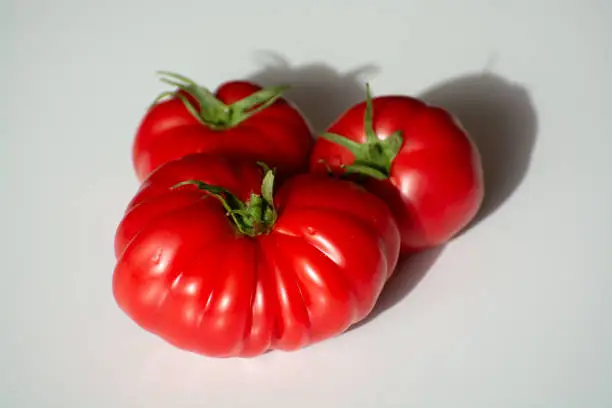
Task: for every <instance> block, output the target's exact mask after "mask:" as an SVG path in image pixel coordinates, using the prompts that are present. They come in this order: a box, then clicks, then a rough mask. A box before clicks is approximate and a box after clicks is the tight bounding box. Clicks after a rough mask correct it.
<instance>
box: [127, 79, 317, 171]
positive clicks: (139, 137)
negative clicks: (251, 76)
mask: <svg viewBox="0 0 612 408" xmlns="http://www.w3.org/2000/svg"><path fill="white" fill-rule="evenodd" d="M162 75H164V78H163V79H162V80H163V81H164V82H167V83H169V84H171V85H173V86H176V91H173V92H165V93H163V94H162V95H160V97H159V98H158V102H156V103H155V104H154V105H153V106H152V107H151V109H149V111H148V112H147V113H146V115H145V116H144V118H143V119H142V121H141V123H140V125H139V127H138V130H137V132H136V137H135V140H134V145H133V150H132V159H133V164H134V168H135V171H136V174H137V177H138V179H139V181H142V180H144V179H145V178H146V176H147V175H149V174H150V173H151V172H152V171H153V170H155V169H156V168H157V167H159V166H160V165H162V164H164V163H166V162H168V161H171V160H174V159H178V158H180V157H182V156H185V155H188V154H193V153H218V154H223V155H226V156H232V157H242V158H249V159H254V160H261V161H263V162H266V163H267V164H268V165H270V166H272V167H275V168H277V169H278V172H279V174H281V173H282V174H283V175H288V174H293V173H297V172H301V171H305V170H307V169H308V155H309V153H310V150H311V149H312V146H313V144H314V139H313V138H312V132H311V129H310V125H309V124H308V123H307V122H306V120H305V119H304V118H303V116H302V115H301V114H300V113H299V112H298V111H297V110H296V108H294V107H293V106H292V105H291V104H289V102H287V101H286V100H285V99H283V98H281V97H280V95H281V93H282V92H283V90H284V89H285V88H286V87H284V86H277V87H270V88H266V89H262V88H261V87H259V86H257V85H255V84H253V83H250V82H246V81H231V82H227V83H224V84H222V85H221V86H220V87H219V88H218V89H217V91H216V93H215V94H214V95H213V94H212V93H211V92H210V91H208V90H207V89H205V88H203V87H201V86H199V85H198V84H196V83H194V82H193V81H191V80H190V79H188V78H185V77H183V76H180V75H177V74H172V73H166V72H163V73H162Z"/></svg>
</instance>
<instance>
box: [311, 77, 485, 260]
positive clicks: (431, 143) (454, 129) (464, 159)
mask: <svg viewBox="0 0 612 408" xmlns="http://www.w3.org/2000/svg"><path fill="white" fill-rule="evenodd" d="M310 165H311V171H312V172H314V173H327V172H332V173H334V174H346V173H347V172H349V173H352V174H353V175H359V176H360V177H361V178H362V183H363V185H364V186H365V187H366V188H367V189H368V190H369V191H370V192H373V193H374V194H376V195H377V196H379V197H381V198H382V199H383V200H385V202H386V203H387V204H388V205H389V207H390V208H391V210H392V211H393V214H394V216H395V218H396V221H397V223H398V226H399V228H400V233H401V234H402V252H412V251H417V250H421V249H424V248H428V247H433V246H436V245H439V244H442V243H444V242H446V241H448V240H449V239H450V238H452V237H453V236H454V235H455V234H457V233H458V232H459V231H460V230H461V229H462V228H463V227H465V226H466V225H467V224H468V223H469V222H470V221H471V220H472V219H473V218H474V216H475V215H476V213H477V212H478V209H479V208H480V205H481V203H482V199H483V195H484V182H483V181H484V180H483V174H482V166H481V160H480V154H479V152H478V150H477V148H476V146H475V144H474V143H473V142H472V140H471V139H470V137H469V135H468V134H467V133H466V131H465V130H464V129H463V128H462V127H461V125H460V124H459V122H458V120H457V119H456V118H454V117H453V116H452V115H451V114H450V113H449V112H447V111H445V110H443V109H441V108H438V107H434V106H429V105H427V104H425V103H424V102H422V101H420V100H418V99H415V98H411V97H408V96H401V95H390V96H380V97H376V98H374V99H372V98H371V97H370V94H369V87H368V95H367V98H366V101H364V102H361V103H359V104H357V105H355V106H353V107H351V108H349V109H348V110H347V111H346V112H345V113H344V114H343V115H342V116H340V118H338V119H337V120H336V122H335V123H333V124H332V125H331V126H330V128H329V129H328V130H327V132H326V133H324V134H323V135H321V137H320V138H319V139H318V140H317V142H316V144H315V147H314V149H313V152H312V156H311V163H310Z"/></svg>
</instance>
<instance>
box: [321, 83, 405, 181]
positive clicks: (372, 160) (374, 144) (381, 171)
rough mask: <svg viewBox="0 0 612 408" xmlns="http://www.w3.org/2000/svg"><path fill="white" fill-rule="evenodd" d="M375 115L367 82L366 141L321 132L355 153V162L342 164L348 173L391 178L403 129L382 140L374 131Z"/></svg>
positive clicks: (327, 138)
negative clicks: (361, 141)
mask: <svg viewBox="0 0 612 408" xmlns="http://www.w3.org/2000/svg"><path fill="white" fill-rule="evenodd" d="M373 117H374V108H373V106H372V96H371V93H370V85H369V84H366V108H365V112H364V130H365V135H366V141H365V142H363V143H360V142H356V141H354V140H351V139H348V138H346V137H344V136H340V135H338V134H335V133H329V132H327V133H323V134H321V138H323V139H325V140H328V141H330V142H332V143H336V144H338V145H340V146H342V147H344V148H346V149H347V150H349V151H350V152H351V153H352V154H353V156H354V162H353V163H352V164H350V165H348V166H342V168H343V169H344V171H345V172H346V173H356V174H361V175H365V176H369V177H373V178H375V179H377V180H386V179H387V178H389V175H390V172H391V165H392V163H393V159H395V157H396V156H397V154H398V153H399V151H400V149H401V148H402V144H403V142H404V138H403V137H402V132H401V131H396V132H393V133H392V134H391V135H390V136H389V137H387V138H386V139H382V140H381V139H380V138H379V137H378V136H377V135H376V132H375V131H374V125H373Z"/></svg>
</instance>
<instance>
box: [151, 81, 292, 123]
mask: <svg viewBox="0 0 612 408" xmlns="http://www.w3.org/2000/svg"><path fill="white" fill-rule="evenodd" d="M158 74H159V75H161V76H162V78H161V81H162V82H164V83H166V84H169V85H172V86H174V87H176V88H177V90H176V91H173V92H171V91H166V92H163V93H162V94H160V95H159V96H158V97H157V98H156V99H155V102H154V104H156V103H158V102H160V101H161V100H163V99H165V98H166V97H168V96H172V97H176V98H178V99H180V100H181V102H183V104H184V105H185V108H186V109H187V110H188V111H189V113H191V114H192V115H193V116H194V117H195V118H196V119H198V121H200V123H202V124H203V125H206V126H208V127H210V128H212V129H215V130H222V129H229V128H232V127H234V126H237V125H239V124H240V123H242V122H244V121H245V120H247V119H249V118H250V117H252V116H253V115H255V114H257V113H258V112H261V111H262V110H264V109H266V108H267V107H269V106H270V105H272V104H273V103H274V102H276V101H277V100H278V98H280V97H281V95H282V93H283V92H285V91H286V90H287V89H288V86H286V85H279V86H271V87H268V88H264V89H261V90H259V91H257V92H255V93H253V94H251V95H249V96H247V97H245V98H243V99H241V100H239V101H236V102H234V103H233V104H230V105H226V104H225V103H223V102H222V101H220V100H219V99H218V98H217V97H216V96H215V95H214V94H213V93H212V92H210V91H209V90H208V89H206V88H205V87H203V86H200V85H198V84H197V83H196V82H194V81H192V80H191V79H189V78H187V77H185V76H183V75H180V74H176V73H173V72H167V71H160V72H158ZM179 91H183V92H184V93H186V94H188V95H189V96H191V97H192V98H193V99H195V101H196V102H197V104H194V103H193V102H192V101H191V100H190V99H189V98H187V97H186V96H185V95H183V94H181V93H180V92H179ZM196 105H197V106H196Z"/></svg>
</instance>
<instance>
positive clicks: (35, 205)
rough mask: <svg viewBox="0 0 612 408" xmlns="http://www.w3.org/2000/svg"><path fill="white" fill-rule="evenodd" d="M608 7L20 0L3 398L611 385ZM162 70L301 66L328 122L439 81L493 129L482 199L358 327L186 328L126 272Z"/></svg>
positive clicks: (8, 110) (372, 402)
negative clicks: (161, 316) (130, 298)
mask: <svg viewBox="0 0 612 408" xmlns="http://www.w3.org/2000/svg"><path fill="white" fill-rule="evenodd" d="M611 22H612V2H610V1H609V0H598V1H597V0H574V1H567V0H566V1H562V0H549V1H545V0H540V1H527V0H513V1H509V0H506V1H491V0H489V1H485V0H482V1H479V0H461V1H451V0H448V1H435V0H428V1H424V0H423V1H408V0H396V1H392V0H376V1H372V0H371V1H365V0H325V1H323V0H308V1H307V0H302V1H299V2H298V1H289V0H259V1H252V0H233V1H221V0H218V1H211V0H197V1H193V2H188V1H177V0H175V1H167V0H165V1H157V0H147V1H144V0H142V1H127V0H124V1H99V2H93V1H85V0H72V1H62V0H56V1H38V2H37V1H32V0H29V1H26V0H19V1H17V0H12V1H11V0H9V1H6V0H3V1H2V2H0V51H1V53H0V85H1V90H2V93H1V95H0V118H1V120H0V140H1V145H0V163H1V166H2V167H1V171H0V186H1V191H2V200H1V202H0V222H1V223H0V231H1V232H0V240H1V241H0V248H1V251H2V253H1V258H0V259H1V261H2V263H1V264H0V265H1V267H2V272H1V274H2V275H1V278H0V289H1V292H2V294H1V296H0V406H1V407H3V408H4V407H6V408H13V407H15V408H21V407H24V408H44V407H62V408H77V407H78V408H84V407H87V408H101V407H105V408H123V407H146V408H158V407H159V408H162V407H164V408H170V407H215V408H223V407H292V408H301V407H338V408H343V407H351V408H356V407H372V408H383V407H419V408H429V407H453V408H463V407H465V408H481V407H482V408H490V407H495V408H506V407H507V408H518V407H550V408H563V407H576V408H583V407H584V408H609V407H611V406H612V388H610V385H611V382H612V317H611V312H612V255H611V254H610V253H609V252H606V251H608V250H610V248H611V245H610V244H612V239H611V238H612V222H611V221H612V217H611V216H610V211H611V209H612V187H611V181H610V174H611V173H612V172H611V171H610V170H611V167H612V166H611V165H610V163H611V154H612V47H611V45H612V25H611ZM158 69H167V70H174V71H178V72H181V73H183V74H186V75H190V76H193V77H194V78H196V79H197V80H198V81H199V82H201V83H203V84H205V85H207V86H209V87H212V88H214V87H215V86H216V85H217V84H218V83H220V82H222V81H225V80H229V79H232V78H244V77H254V78H256V79H258V80H260V81H261V82H263V83H280V82H289V83H291V84H293V85H294V89H293V91H292V93H291V94H289V96H291V97H292V98H293V99H294V100H295V101H296V102H297V103H298V104H299V105H300V106H301V107H302V109H303V110H304V112H305V113H306V114H307V115H309V116H310V117H311V119H312V121H313V123H314V124H315V125H317V126H318V127H321V126H324V125H326V124H327V123H328V122H329V121H330V120H331V119H333V117H334V116H336V115H338V114H339V113H340V112H341V111H342V110H343V109H345V108H347V107H348V106H349V105H350V104H352V103H354V102H357V101H358V100H360V99H361V98H363V83H364V81H366V80H369V81H371V83H372V87H373V91H374V93H375V94H376V95H381V94H385V93H406V94H411V95H419V96H424V97H425V98H427V99H428V100H431V101H432V102H435V103H437V104H441V105H442V106H445V107H447V108H449V109H452V110H453V111H454V112H456V113H457V114H458V115H459V116H460V118H461V119H462V120H463V121H464V122H465V124H466V127H468V130H470V131H472V133H473V135H474V138H475V139H476V140H477V142H478V144H479V146H480V147H481V149H482V151H483V156H484V163H485V170H486V171H487V177H488V178H487V181H488V184H487V188H488V192H489V194H490V195H489V197H488V198H487V202H486V206H485V213H484V215H483V216H482V217H481V218H482V219H481V221H480V222H479V223H477V224H476V225H475V226H474V227H473V228H471V229H469V230H468V231H467V232H466V233H464V234H463V235H461V236H460V237H459V238H457V239H455V240H454V241H453V242H451V243H450V244H448V245H447V246H446V248H444V249H443V250H441V251H430V252H428V253H425V254H423V255H420V256H419V257H418V258H417V259H415V260H413V262H412V264H411V266H410V267H409V268H407V270H405V271H400V272H398V275H397V277H396V279H394V280H393V281H392V282H391V283H390V286H389V290H388V291H387V292H385V294H384V295H383V298H382V299H381V301H380V302H381V303H380V307H379V308H378V309H377V316H376V318H374V319H372V320H371V321H369V322H368V323H367V324H365V325H362V326H361V327H359V328H358V329H356V330H353V331H350V332H348V333H347V334H345V335H342V336H340V337H337V338H335V339H333V340H331V341H327V342H324V343H321V344H319V345H317V346H314V347H310V348H307V349H304V350H302V351H299V352H295V353H278V352H275V353H270V354H267V355H265V356H263V357H261V358H257V359H250V360H240V359H229V360H216V359H209V358H204V357H199V356H197V355H193V354H189V353H185V352H182V351H179V350H177V349H173V348H171V347H169V346H167V345H166V344H165V343H163V342H162V341H161V340H158V339H157V338H155V337H154V336H152V335H149V334H148V333H146V332H144V331H142V330H140V329H139V328H137V327H136V326H135V325H134V324H133V323H132V322H131V321H130V320H129V319H128V318H127V317H126V316H125V315H124V314H122V313H121V312H120V311H119V309H118V308H117V307H116V305H115V303H114V300H113V298H112V294H111V287H110V282H111V274H112V271H113V267H114V257H113V252H112V248H113V244H112V240H113V234H114V230H115V227H116V224H117V223H118V222H119V220H120V217H121V214H122V211H123V208H124V206H125V205H126V204H127V202H128V200H129V199H130V198H131V195H132V194H133V193H134V191H135V189H136V187H137V184H136V179H135V177H134V173H133V170H132V167H131V162H130V148H131V143H132V137H133V135H134V131H135V128H136V126H137V125H138V122H139V120H140V118H141V117H142V115H143V113H144V110H145V108H146V107H147V106H148V104H149V103H150V102H151V101H152V99H153V98H154V96H155V95H156V94H157V93H158V92H159V91H160V90H162V89H165V88H164V87H163V86H162V85H161V84H160V83H159V82H158V81H157V79H156V77H155V76H154V72H155V71H156V70H158ZM606 174H607V176H606ZM410 289H412V290H410ZM379 312H380V313H379Z"/></svg>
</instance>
